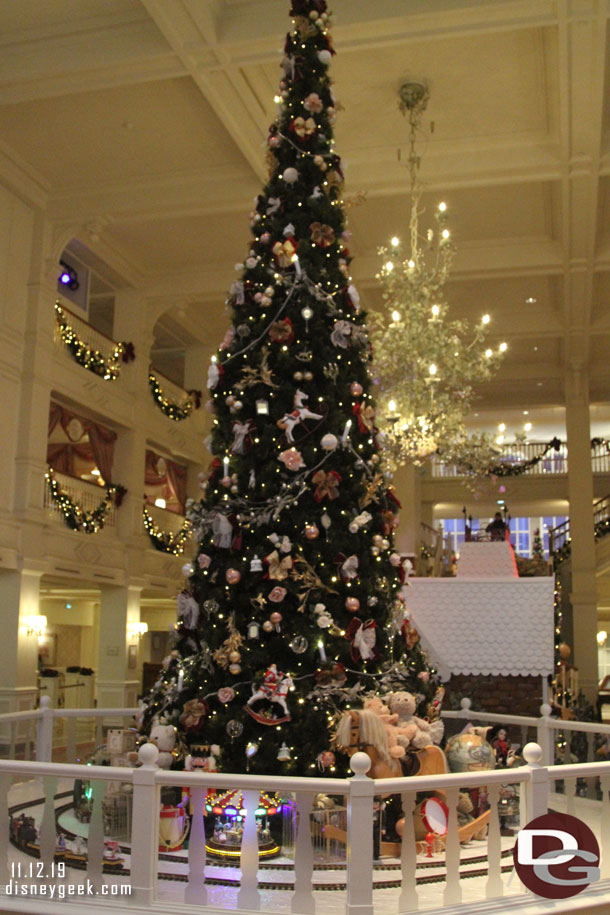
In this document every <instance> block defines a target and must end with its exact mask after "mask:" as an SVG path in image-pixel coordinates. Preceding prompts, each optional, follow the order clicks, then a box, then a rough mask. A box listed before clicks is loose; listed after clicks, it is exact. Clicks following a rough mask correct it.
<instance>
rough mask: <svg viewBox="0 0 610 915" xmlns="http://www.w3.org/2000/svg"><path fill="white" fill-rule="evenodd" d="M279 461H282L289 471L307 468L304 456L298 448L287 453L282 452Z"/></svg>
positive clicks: (290, 449)
mask: <svg viewBox="0 0 610 915" xmlns="http://www.w3.org/2000/svg"><path fill="white" fill-rule="evenodd" d="M278 461H281V462H282V464H283V465H284V467H286V469H287V470H300V469H301V467H305V462H304V460H303V456H302V455H301V452H300V451H297V449H296V448H288V449H287V450H286V451H282V453H281V454H280V455H279V457H278Z"/></svg>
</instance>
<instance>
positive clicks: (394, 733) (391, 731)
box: [364, 696, 409, 759]
mask: <svg viewBox="0 0 610 915" xmlns="http://www.w3.org/2000/svg"><path fill="white" fill-rule="evenodd" d="M364 709H365V711H368V712H373V713H374V714H375V715H377V717H378V718H381V720H382V721H383V723H384V725H385V731H386V734H387V738H388V748H389V753H390V756H391V757H392V759H401V758H402V757H403V756H404V755H405V748H406V747H407V746H408V743H409V741H408V739H407V735H406V733H404V732H403V729H401V728H398V727H397V726H396V723H397V721H398V715H396V714H392V713H391V712H390V710H389V708H388V707H387V705H386V704H385V703H384V702H383V701H382V700H381V699H380V698H379V697H378V696H371V697H370V698H369V699H365V700H364Z"/></svg>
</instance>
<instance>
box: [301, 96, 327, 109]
mask: <svg viewBox="0 0 610 915" xmlns="http://www.w3.org/2000/svg"><path fill="white" fill-rule="evenodd" d="M303 108H306V109H307V111H310V112H311V113H312V114H319V113H320V111H322V109H323V108H324V105H323V103H322V99H321V98H320V96H319V95H318V93H317V92H310V93H309V95H308V96H307V98H306V99H305V100H304V102H303Z"/></svg>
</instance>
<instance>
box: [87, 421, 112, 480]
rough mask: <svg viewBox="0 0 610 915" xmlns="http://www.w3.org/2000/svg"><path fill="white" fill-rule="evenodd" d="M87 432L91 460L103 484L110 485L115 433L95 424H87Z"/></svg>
mask: <svg viewBox="0 0 610 915" xmlns="http://www.w3.org/2000/svg"><path fill="white" fill-rule="evenodd" d="M87 432H88V433H89V442H90V443H91V448H92V450H93V460H94V461H95V463H96V464H97V467H98V469H99V472H100V473H101V475H102V480H103V481H104V483H110V482H111V481H112V461H113V459H114V443H115V442H116V437H117V436H116V432H113V431H112V430H111V429H105V428H104V426H98V425H97V423H89V424H88V428H87Z"/></svg>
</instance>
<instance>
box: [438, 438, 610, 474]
mask: <svg viewBox="0 0 610 915" xmlns="http://www.w3.org/2000/svg"><path fill="white" fill-rule="evenodd" d="M547 444H548V443H547V442H523V443H514V444H512V445H511V444H507V445H504V446H502V448H501V451H500V454H499V455H498V457H497V459H496V464H498V465H502V466H504V467H506V468H511V467H515V468H516V467H519V465H521V464H526V463H527V462H528V461H531V460H533V459H534V458H536V457H538V455H539V454H540V453H541V452H542V451H544V449H545V448H546V447H547ZM598 451H599V461H598V462H599V464H600V467H597V466H596V465H594V470H596V471H597V470H600V469H602V467H601V465H602V464H603V460H602V457H603V456H602V454H601V451H602V446H598ZM605 457H606V463H605V465H604V468H603V469H606V468H607V469H610V456H609V455H608V454H607V453H606V454H605ZM596 460H597V458H596ZM567 472H568V449H567V446H566V445H562V446H561V448H560V450H559V451H554V450H551V451H549V452H548V453H547V454H546V455H545V456H544V457H543V458H541V459H540V460H539V461H538V462H537V463H536V464H534V465H533V466H532V467H528V469H527V470H525V471H524V473H526V474H528V476H542V475H544V476H546V475H548V474H558V473H567ZM430 473H431V475H432V476H433V477H460V476H464V473H463V471H462V470H461V469H460V468H459V467H458V466H457V465H456V464H446V463H445V462H444V461H442V460H440V458H437V457H433V458H432V460H431V463H430Z"/></svg>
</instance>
